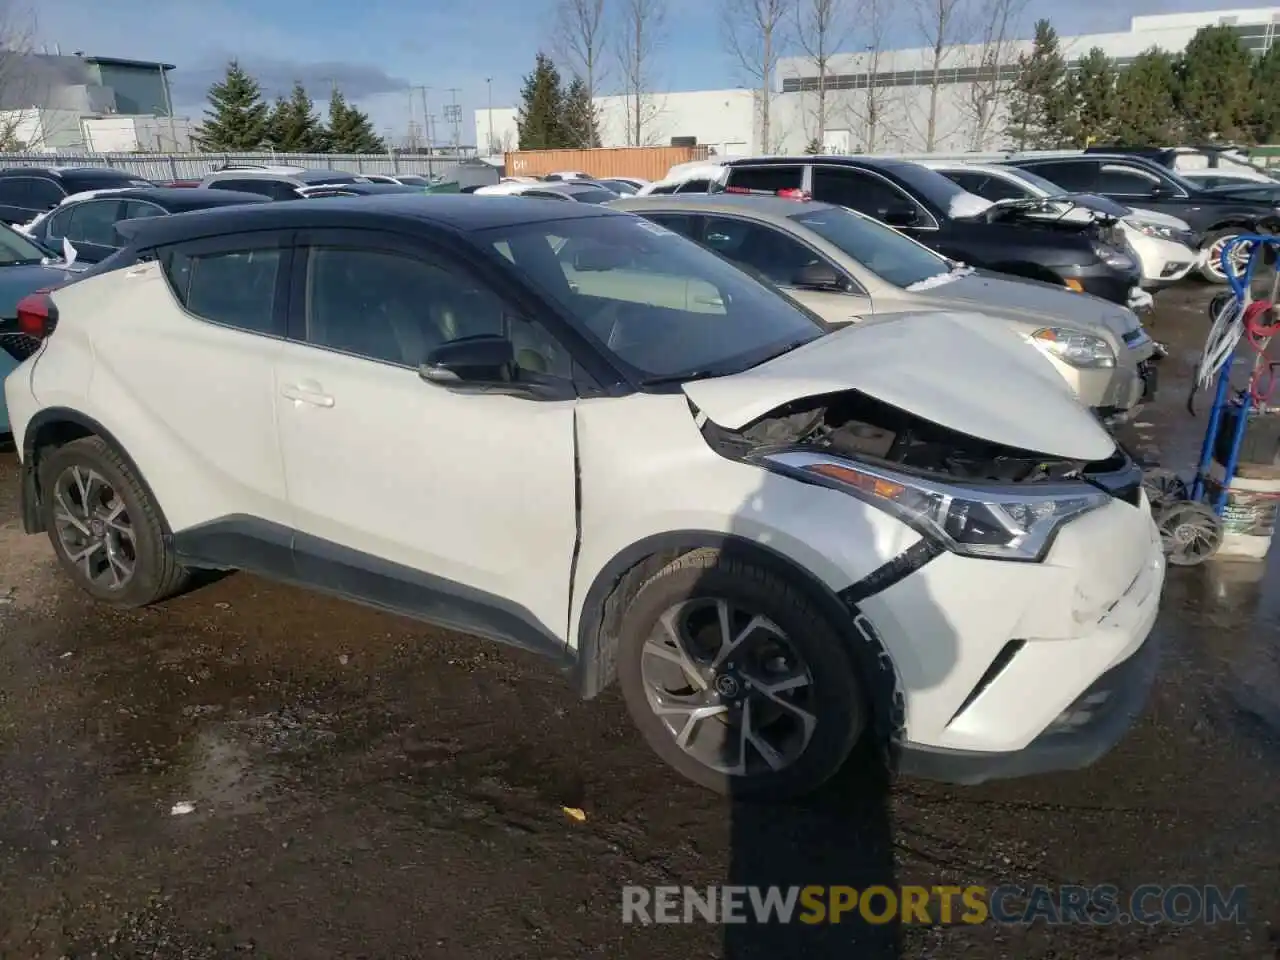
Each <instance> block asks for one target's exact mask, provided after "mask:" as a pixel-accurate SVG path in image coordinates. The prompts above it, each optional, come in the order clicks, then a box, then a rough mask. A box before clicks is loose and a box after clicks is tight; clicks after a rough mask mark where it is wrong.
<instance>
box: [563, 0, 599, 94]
mask: <svg viewBox="0 0 1280 960" xmlns="http://www.w3.org/2000/svg"><path fill="white" fill-rule="evenodd" d="M604 14H605V0H557V3H556V37H555V44H554V49H555V51H556V54H557V55H558V56H559V58H560V60H561V61H562V63H563V64H564V65H565V66H567V67H568V68H569V72H570V73H571V74H573V75H574V76H576V77H581V78H582V82H583V83H584V84H586V86H587V96H588V97H590V98H591V102H592V104H593V105H594V104H595V98H596V97H597V96H598V95H599V92H600V88H601V86H602V85H603V83H604V80H605V72H606V71H605V68H606V64H605V51H606V48H607V45H608V40H609V32H608V24H607V23H606V21H605V16H604Z"/></svg>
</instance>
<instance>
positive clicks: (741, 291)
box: [479, 215, 826, 382]
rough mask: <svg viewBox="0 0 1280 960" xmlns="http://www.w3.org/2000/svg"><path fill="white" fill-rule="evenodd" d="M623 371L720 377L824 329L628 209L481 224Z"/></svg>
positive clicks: (489, 239) (641, 376)
mask: <svg viewBox="0 0 1280 960" xmlns="http://www.w3.org/2000/svg"><path fill="white" fill-rule="evenodd" d="M479 237H480V238H482V242H484V243H487V244H490V245H492V247H493V249H494V250H495V251H496V252H497V254H499V255H500V256H503V257H506V258H507V259H508V260H509V261H511V262H512V263H514V264H515V266H516V267H517V268H518V269H519V270H520V271H521V272H522V273H523V274H524V275H525V276H527V277H528V278H529V280H530V281H531V282H532V283H533V284H534V285H535V286H536V287H538V288H539V289H541V290H542V291H543V292H544V293H545V294H546V295H547V296H548V297H549V298H550V299H551V300H553V301H554V302H556V303H558V304H560V305H561V306H562V307H563V308H564V310H565V312H566V313H567V314H569V317H570V319H571V321H572V322H573V323H574V325H575V326H577V327H578V329H580V330H582V331H583V332H584V333H586V334H588V335H590V336H592V337H593V338H594V339H595V340H596V341H598V343H599V344H600V345H601V346H602V347H603V349H605V350H607V351H608V352H609V353H611V354H612V355H613V356H614V357H616V358H617V359H618V360H619V361H620V362H621V364H622V365H623V366H624V367H625V368H627V369H628V370H629V371H630V372H631V374H632V376H633V377H635V378H636V379H638V380H641V381H642V382H643V381H653V380H660V379H674V378H680V379H685V378H693V377H698V376H727V375H728V374H732V373H738V372H740V371H742V370H746V369H748V368H750V367H753V366H755V365H757V364H759V363H763V362H764V361H765V360H767V359H769V358H771V357H773V356H775V355H777V354H779V353H782V352H784V351H786V350H787V349H790V348H791V347H794V346H796V345H798V344H799V343H807V342H808V341H810V340H814V339H816V338H817V337H820V336H822V335H823V333H825V332H826V330H825V328H824V327H823V326H822V324H821V323H820V322H819V321H818V320H817V319H816V318H814V317H813V316H811V315H810V314H808V313H806V312H804V311H802V310H800V309H799V308H797V307H796V306H795V305H793V304H792V302H791V301H790V300H788V299H787V298H786V297H785V296H783V295H782V294H780V293H778V292H776V291H774V290H771V289H769V288H768V287H766V286H764V285H762V284H760V283H758V282H757V281H755V280H753V279H752V278H751V277H749V276H748V275H747V274H745V273H743V272H742V271H740V270H738V269H737V268H736V267H734V266H732V265H731V264H730V263H728V262H727V261H725V260H722V259H721V258H720V257H719V256H717V255H716V254H714V253H712V252H710V251H709V250H705V249H703V248H702V247H700V246H698V245H697V244H696V243H694V242H693V241H691V240H686V239H685V238H683V237H681V236H678V235H676V234H674V233H672V232H671V231H669V230H667V229H665V228H663V227H660V226H658V225H657V224H654V223H650V222H648V221H646V220H642V219H641V218H640V217H635V216H630V215H617V216H586V217H577V218H570V219H565V220H553V221H550V222H546V221H544V222H541V223H524V224H517V225H514V226H509V227H499V228H496V229H493V230H486V231H482V232H481V233H480V234H479Z"/></svg>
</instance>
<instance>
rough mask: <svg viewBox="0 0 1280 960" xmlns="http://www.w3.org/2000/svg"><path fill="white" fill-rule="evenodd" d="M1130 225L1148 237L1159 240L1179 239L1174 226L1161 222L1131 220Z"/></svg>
mask: <svg viewBox="0 0 1280 960" xmlns="http://www.w3.org/2000/svg"><path fill="white" fill-rule="evenodd" d="M1129 226H1131V227H1133V228H1134V229H1135V230H1137V231H1138V232H1139V233H1141V234H1144V235H1146V236H1148V237H1154V238H1155V239H1157V240H1177V239H1178V238H1177V236H1176V235H1175V234H1176V233H1177V232H1178V231H1175V230H1174V229H1173V227H1167V226H1165V225H1164V224H1161V223H1147V222H1146V221H1145V220H1139V221H1137V222H1130V224H1129Z"/></svg>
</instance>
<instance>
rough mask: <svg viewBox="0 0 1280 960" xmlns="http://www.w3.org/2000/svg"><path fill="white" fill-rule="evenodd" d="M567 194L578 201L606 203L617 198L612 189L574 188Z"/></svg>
mask: <svg viewBox="0 0 1280 960" xmlns="http://www.w3.org/2000/svg"><path fill="white" fill-rule="evenodd" d="M569 196H571V197H573V199H575V200H577V201H578V202H579V203H608V202H609V201H610V200H617V199H618V195H617V194H616V193H614V192H613V191H612V190H575V191H573V192H572V193H571V194H569Z"/></svg>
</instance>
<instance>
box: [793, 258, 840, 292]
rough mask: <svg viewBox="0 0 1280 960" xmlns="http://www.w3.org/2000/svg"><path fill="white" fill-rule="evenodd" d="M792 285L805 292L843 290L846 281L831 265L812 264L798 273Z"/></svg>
mask: <svg viewBox="0 0 1280 960" xmlns="http://www.w3.org/2000/svg"><path fill="white" fill-rule="evenodd" d="M791 285H792V286H793V287H800V288H802V289H804V290H842V289H843V288H844V281H843V280H842V279H841V277H840V274H839V273H837V272H836V269H835V267H833V266H831V264H829V263H810V264H807V265H806V266H803V267H801V268H800V269H799V270H798V271H796V275H795V276H794V277H792V279H791Z"/></svg>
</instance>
